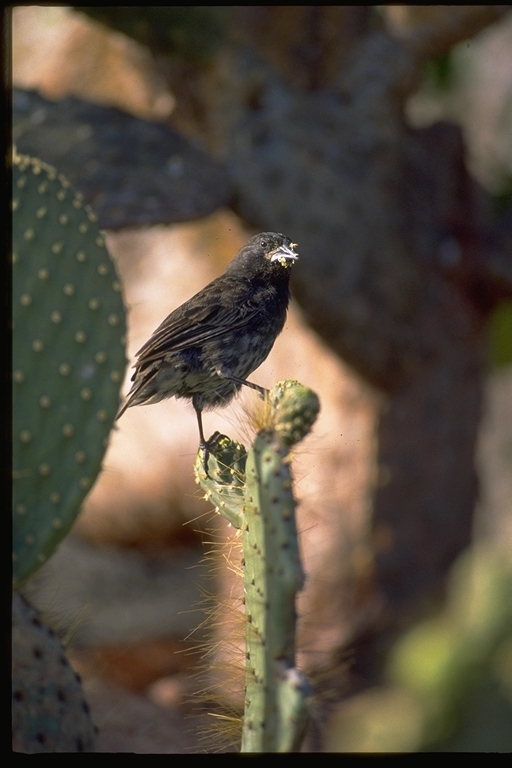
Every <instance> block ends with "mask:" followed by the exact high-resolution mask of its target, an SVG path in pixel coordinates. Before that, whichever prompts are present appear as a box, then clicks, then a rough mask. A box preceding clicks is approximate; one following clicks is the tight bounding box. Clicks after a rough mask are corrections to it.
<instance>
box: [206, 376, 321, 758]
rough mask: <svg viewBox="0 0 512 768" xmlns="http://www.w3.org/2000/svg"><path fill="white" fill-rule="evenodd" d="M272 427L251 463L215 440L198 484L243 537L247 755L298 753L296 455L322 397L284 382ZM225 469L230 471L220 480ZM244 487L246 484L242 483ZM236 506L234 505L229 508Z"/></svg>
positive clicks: (271, 413)
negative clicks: (234, 463)
mask: <svg viewBox="0 0 512 768" xmlns="http://www.w3.org/2000/svg"><path fill="white" fill-rule="evenodd" d="M266 408H267V414H266V419H265V424H264V426H263V428H262V429H260V431H259V432H258V434H257V435H256V439H255V441H254V443H253V446H252V448H251V450H250V451H249V454H248V456H247V460H246V463H245V478H244V477H243V474H242V473H243V461H241V460H240V459H238V465H237V467H236V469H235V468H234V467H232V466H231V465H230V463H229V462H230V460H231V458H232V456H233V454H234V453H235V451H236V454H237V455H238V456H239V455H240V453H241V446H239V445H236V447H235V444H233V443H231V441H229V439H228V438H226V437H220V436H218V435H215V436H214V439H213V445H212V452H211V456H210V459H209V474H210V478H207V477H205V474H204V471H202V469H201V467H202V464H201V458H202V457H201V455H200V456H199V457H198V460H197V462H196V477H197V480H198V482H199V483H200V484H201V486H202V487H203V488H204V489H205V490H206V492H207V497H208V498H210V499H211V500H212V501H213V503H214V504H215V505H216V507H217V511H218V512H219V513H220V514H225V511H226V508H227V509H228V512H229V514H225V516H226V518H227V519H228V520H229V521H230V522H231V523H232V524H233V525H235V527H241V528H242V531H243V551H244V566H245V567H244V591H245V614H246V660H247V664H246V691H245V711H244V719H243V730H242V752H289V751H293V750H296V749H298V748H299V746H300V742H301V739H302V735H303V732H304V728H305V725H306V721H307V708H306V699H307V696H308V692H309V686H308V683H307V681H306V679H305V678H304V676H303V675H302V674H301V673H300V672H299V670H298V669H297V668H296V667H295V628H296V610H295V597H296V593H297V591H298V590H300V589H301V588H302V586H303V582H304V574H303V571H302V566H301V562H300V556H299V548H298V542H297V530H296V523H295V499H294V497H293V490H292V477H291V469H290V461H289V451H290V449H291V448H292V446H293V445H295V444H296V443H298V442H299V441H300V440H301V439H302V438H303V437H305V435H306V434H307V433H308V432H309V430H310V429H311V426H312V424H313V423H314V421H315V419H316V416H317V414H318V410H319V402H318V398H317V396H316V395H315V394H314V393H313V392H311V390H309V389H307V388H306V387H304V386H302V385H301V384H299V383H298V382H295V381H285V382H279V383H278V384H276V386H275V387H274V388H273V389H272V391H271V392H270V393H269V396H268V402H267V404H266ZM219 467H222V468H223V474H222V477H220V473H219ZM242 480H245V482H242ZM226 499H229V503H228V502H227V501H226Z"/></svg>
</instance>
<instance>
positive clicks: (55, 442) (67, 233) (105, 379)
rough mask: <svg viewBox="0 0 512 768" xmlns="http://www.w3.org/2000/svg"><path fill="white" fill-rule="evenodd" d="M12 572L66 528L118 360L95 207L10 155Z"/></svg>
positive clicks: (44, 169)
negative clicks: (11, 165)
mask: <svg viewBox="0 0 512 768" xmlns="http://www.w3.org/2000/svg"><path fill="white" fill-rule="evenodd" d="M12 303H13V326H14V336H13V358H14V371H13V470H14V472H13V474H14V491H13V515H14V522H13V540H14V541H13V548H14V551H13V561H14V564H13V577H14V585H15V586H18V585H19V584H21V583H22V582H23V581H24V580H25V579H26V578H27V577H28V576H29V575H30V574H31V573H32V572H33V571H34V570H35V569H36V568H37V567H38V566H39V565H40V564H41V563H43V562H44V561H45V560H46V559H47V558H48V557H49V555H50V554H51V552H52V551H53V550H54V548H55V547H56V546H57V544H58V543H59V541H60V540H61V539H62V538H63V537H64V536H65V534H66V533H67V531H68V530H69V528H70V527H71V525H72V524H73V522H74V520H75V518H76V515H77V514H78V511H79V509H80V505H81V504H82V501H83V500H84V497H85V496H86V494H87V493H88V491H89V490H90V488H91V486H92V484H93V482H94V480H95V478H96V476H97V474H98V472H99V470H100V466H101V461H102V458H103V455H104V453H105V450H106V446H107V440H108V435H109V432H110V429H111V427H112V424H113V421H114V419H115V415H116V411H117V408H118V404H119V390H120V386H121V384H122V381H123V377H124V371H125V367H126V356H125V326H126V323H125V310H124V306H123V299H122V295H121V285H120V282H119V279H118V277H117V274H116V270H115V267H114V264H113V262H112V260H111V259H110V256H109V253H108V251H107V249H106V247H105V242H104V238H103V236H102V235H101V234H100V232H99V230H98V229H97V226H96V224H95V216H94V214H93V212H92V211H91V210H90V209H89V208H88V207H87V206H85V205H84V204H83V201H82V198H81V196H80V195H79V194H77V193H75V192H73V190H72V189H71V187H70V186H69V184H68V182H67V181H66V179H64V178H63V177H62V176H60V175H58V174H57V172H56V171H55V169H53V168H51V167H49V166H47V165H45V164H44V163H42V162H40V161H39V160H35V159H33V158H28V157H24V156H19V155H15V157H14V160H13V298H12Z"/></svg>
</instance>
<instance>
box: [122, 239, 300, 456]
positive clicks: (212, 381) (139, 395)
mask: <svg viewBox="0 0 512 768" xmlns="http://www.w3.org/2000/svg"><path fill="white" fill-rule="evenodd" d="M294 248H295V243H292V242H291V241H290V240H289V238H287V237H285V236H284V235H281V234H276V233H275V232H263V233H262V234H260V235H256V236H255V237H253V238H251V239H250V240H249V242H248V243H247V244H246V245H244V247H243V248H241V249H240V251H239V252H238V253H237V255H236V256H235V258H234V259H233V261H232V262H231V263H230V264H229V266H228V268H227V269H226V271H225V272H224V274H223V275H221V276H220V277H217V278H216V279H215V280H213V281H212V282H211V283H209V284H208V285H207V286H206V287H205V288H203V289H202V290H201V291H199V293H196V295H195V296H193V297H192V298H191V299H189V300H188V301H186V302H185V303H184V304H182V305H181V306H180V307H178V308H177V309H175V310H174V312H171V314H170V315H169V316H168V317H166V319H165V320H164V321H163V323H162V324H161V325H160V326H159V327H158V328H157V329H156V331H155V332H154V333H153V335H152V336H151V338H150V339H149V340H148V341H147V342H146V343H145V344H144V345H143V346H142V347H141V348H140V349H139V351H138V352H137V358H138V359H137V362H136V363H135V373H134V374H133V376H132V381H133V385H132V388H131V390H130V392H129V393H128V397H127V400H126V402H125V403H124V405H123V406H122V408H121V409H120V411H119V413H118V415H117V418H119V417H120V416H121V415H122V414H123V413H124V411H125V410H126V409H127V408H130V407H131V406H133V405H144V404H148V405H149V404H151V403H158V402H160V400H164V399H165V398H167V397H173V396H174V397H178V398H185V399H189V400H192V404H193V406H194V409H195V411H196V414H197V421H198V425H199V438H200V447H203V448H205V449H206V447H207V446H206V441H205V439H204V433H203V425H202V419H201V413H202V411H203V409H205V408H206V409H208V408H215V407H218V406H225V405H227V404H228V403H229V402H230V400H231V399H232V398H233V397H234V396H235V395H236V393H237V392H238V390H239V389H240V388H241V386H242V385H243V384H245V385H246V386H248V387H252V389H256V390H257V391H259V392H260V393H262V394H263V393H264V391H265V390H264V389H263V388H262V387H259V386H258V385H257V384H253V383H251V382H249V381H247V377H248V376H249V375H250V374H251V373H252V372H253V371H255V370H256V368H258V366H260V365H261V363H262V362H263V361H264V360H265V358H266V357H267V355H268V354H269V352H270V350H271V349H272V346H273V344H274V341H275V340H276V338H277V336H278V335H279V333H280V332H281V331H282V329H283V326H284V322H285V319H286V310H287V308H288V302H289V300H290V291H289V287H288V286H289V281H290V267H291V265H292V264H293V262H294V261H295V260H296V259H297V258H298V255H297V253H296V252H295V250H294ZM205 462H206V456H205Z"/></svg>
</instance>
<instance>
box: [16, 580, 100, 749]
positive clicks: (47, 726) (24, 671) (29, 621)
mask: <svg viewBox="0 0 512 768" xmlns="http://www.w3.org/2000/svg"><path fill="white" fill-rule="evenodd" d="M94 742H95V734H94V725H93V723H92V720H91V716H90V714H89V707H88V705H87V702H86V701H85V698H84V694H83V690H82V684H81V682H80V678H79V677H78V675H77V674H76V673H75V672H74V670H73V669H72V668H71V666H70V665H69V662H68V660H67V658H66V655H65V652H64V649H63V647H62V645H61V643H60V641H59V640H58V639H57V638H56V637H55V635H54V634H53V632H52V631H51V629H50V628H49V627H48V626H46V624H45V623H44V621H42V619H41V617H40V616H39V614H38V612H37V611H36V610H35V609H34V608H33V607H32V606H31V605H29V604H28V603H27V601H26V600H25V599H24V598H23V597H22V596H21V595H20V594H18V593H16V594H15V595H14V600H13V622H12V748H13V751H14V752H23V753H25V754H35V753H39V752H53V753H55V752H93V751H94Z"/></svg>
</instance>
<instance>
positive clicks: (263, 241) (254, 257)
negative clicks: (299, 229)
mask: <svg viewBox="0 0 512 768" xmlns="http://www.w3.org/2000/svg"><path fill="white" fill-rule="evenodd" d="M296 247H297V243H292V241H291V240H290V238H289V237H286V236H285V235H281V234H280V233H277V232H262V233H261V234H259V235H255V236H254V237H252V238H251V239H250V240H249V241H248V242H247V244H246V245H244V247H243V248H242V249H241V250H240V252H239V253H238V255H237V256H236V257H235V258H234V259H233V261H232V262H231V264H230V265H229V267H228V271H230V272H233V271H238V269H243V270H244V271H245V273H246V274H247V275H250V274H256V273H260V272H262V271H263V272H272V273H276V274H277V273H281V274H283V273H286V274H287V275H289V270H290V267H291V265H292V264H293V263H294V262H295V261H297V259H298V258H299V254H298V253H297V251H296V250H295V249H296Z"/></svg>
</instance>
